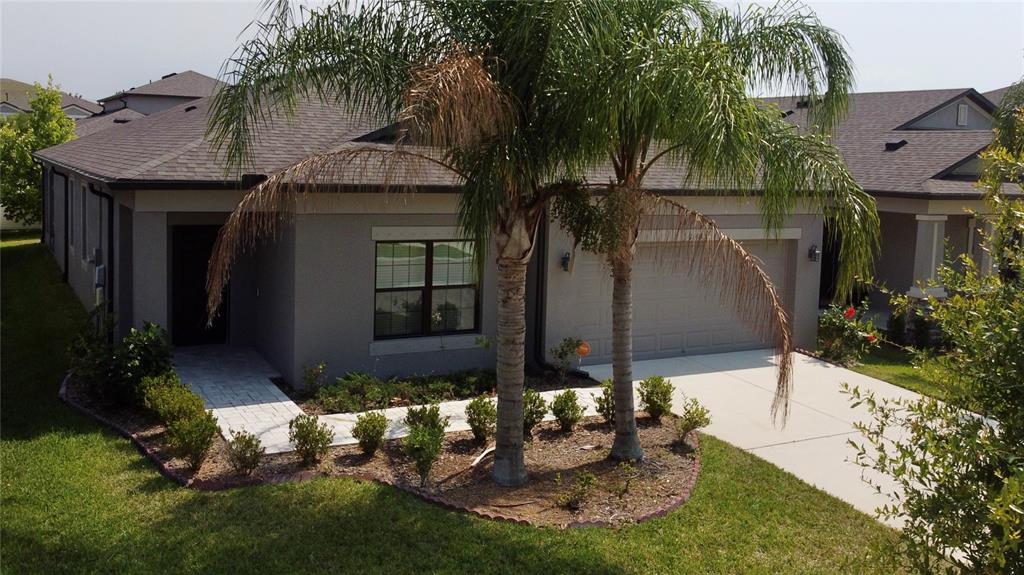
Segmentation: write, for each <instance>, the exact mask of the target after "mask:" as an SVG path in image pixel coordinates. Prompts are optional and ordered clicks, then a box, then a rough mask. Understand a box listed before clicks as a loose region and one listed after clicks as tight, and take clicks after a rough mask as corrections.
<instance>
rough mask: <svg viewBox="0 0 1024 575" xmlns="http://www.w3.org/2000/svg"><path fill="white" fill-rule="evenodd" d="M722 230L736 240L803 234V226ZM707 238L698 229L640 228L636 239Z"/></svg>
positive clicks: (690, 240)
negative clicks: (769, 230)
mask: <svg viewBox="0 0 1024 575" xmlns="http://www.w3.org/2000/svg"><path fill="white" fill-rule="evenodd" d="M722 232H723V233H724V234H725V235H727V236H729V237H730V238H732V239H734V240H736V241H760V240H767V241H771V240H798V239H800V238H801V237H802V236H803V228H782V229H781V230H778V233H773V232H765V230H763V229H760V228H733V229H722ZM703 239H706V237H705V235H704V234H703V233H702V232H700V231H698V230H682V231H680V230H640V234H639V235H638V236H637V239H636V241H637V242H638V243H642V244H651V243H660V242H692V241H699V240H703Z"/></svg>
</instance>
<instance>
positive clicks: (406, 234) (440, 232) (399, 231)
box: [370, 226, 462, 241]
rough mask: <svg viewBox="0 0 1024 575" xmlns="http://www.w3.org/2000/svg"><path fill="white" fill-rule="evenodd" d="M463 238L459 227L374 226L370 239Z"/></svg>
mask: <svg viewBox="0 0 1024 575" xmlns="http://www.w3.org/2000/svg"><path fill="white" fill-rule="evenodd" d="M461 237H462V233H461V230H460V229H459V228H458V227H457V226H373V227H372V228H371V231H370V238H371V239H373V240H374V241H389V240H454V239H459V238H461Z"/></svg>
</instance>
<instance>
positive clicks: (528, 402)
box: [523, 389, 548, 437]
mask: <svg viewBox="0 0 1024 575" xmlns="http://www.w3.org/2000/svg"><path fill="white" fill-rule="evenodd" d="M547 413H548V404H547V402H545V401H544V398H543V397H541V396H540V393H538V392H537V390H535V389H527V390H526V392H525V393H523V435H524V436H526V437H529V436H530V434H532V433H533V428H534V427H536V426H537V424H538V423H540V422H541V421H543V420H544V416H545V415H547Z"/></svg>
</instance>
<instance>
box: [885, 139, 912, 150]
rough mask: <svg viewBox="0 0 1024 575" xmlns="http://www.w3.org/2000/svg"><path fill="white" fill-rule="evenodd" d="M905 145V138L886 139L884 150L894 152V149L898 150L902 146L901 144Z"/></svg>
mask: <svg viewBox="0 0 1024 575" xmlns="http://www.w3.org/2000/svg"><path fill="white" fill-rule="evenodd" d="M906 145H907V141H906V140H888V141H887V142H885V151H886V152H895V151H896V150H898V149H900V148H902V147H903V146H906Z"/></svg>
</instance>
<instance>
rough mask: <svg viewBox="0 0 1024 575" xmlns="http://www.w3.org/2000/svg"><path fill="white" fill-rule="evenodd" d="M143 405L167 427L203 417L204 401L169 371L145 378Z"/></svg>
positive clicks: (143, 382)
mask: <svg viewBox="0 0 1024 575" xmlns="http://www.w3.org/2000/svg"><path fill="white" fill-rule="evenodd" d="M141 388H142V390H143V392H142V394H143V395H142V405H143V406H144V407H145V408H146V409H148V410H149V411H151V412H153V414H154V415H156V416H157V418H158V419H160V421H162V422H163V423H164V424H165V425H170V424H172V423H174V422H176V421H181V420H183V419H191V418H194V417H198V416H200V415H202V413H203V412H204V411H205V410H206V406H205V405H204V404H203V399H202V398H201V397H199V396H198V395H196V394H195V393H194V392H193V391H192V390H191V389H189V387H188V386H187V385H185V384H183V383H181V380H180V379H178V376H177V375H176V374H175V373H174V372H173V371H169V372H167V373H165V374H163V375H158V376H150V377H146V378H143V380H142V384H141Z"/></svg>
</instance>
